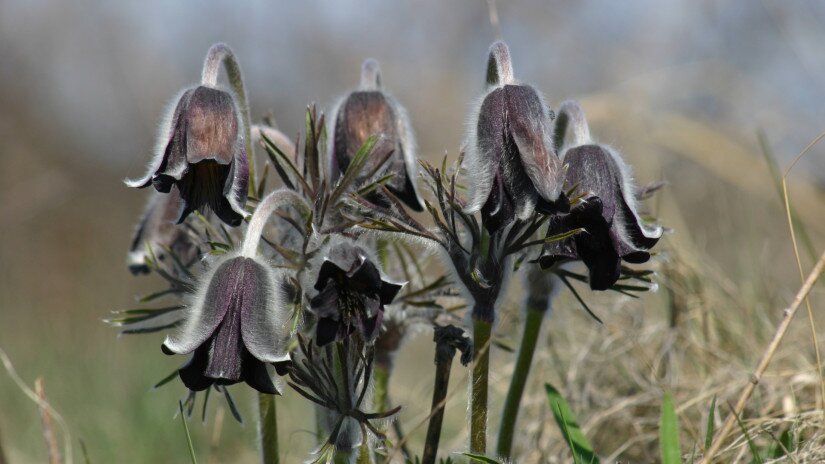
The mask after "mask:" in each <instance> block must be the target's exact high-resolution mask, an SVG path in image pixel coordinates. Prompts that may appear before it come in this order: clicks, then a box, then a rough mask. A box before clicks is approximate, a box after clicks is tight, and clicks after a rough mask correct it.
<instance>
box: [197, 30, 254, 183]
mask: <svg viewBox="0 0 825 464" xmlns="http://www.w3.org/2000/svg"><path fill="white" fill-rule="evenodd" d="M221 65H223V67H224V69H225V70H226V77H227V79H229V86H230V87H232V91H233V92H234V93H235V98H236V99H237V100H238V112H240V113H241V122H242V123H243V127H244V143H245V145H246V159H247V162H248V163H249V196H250V197H254V196H255V194H256V192H255V186H256V185H258V183H257V181H256V180H255V156H254V153H253V151H252V137H251V136H250V130H251V127H252V126H251V123H250V117H249V100H248V99H247V98H246V90H245V88H244V83H243V77H242V75H241V65H240V63H238V60H237V58H235V53H234V52H232V49H231V48H229V45H226V44H224V43H217V44H215V45H212V46H211V47H209V51H208V52H206V60H204V63H203V72H202V74H201V84H203V85H207V86H210V87H215V85H216V84H217V82H218V71H219V70H220V66H221Z"/></svg>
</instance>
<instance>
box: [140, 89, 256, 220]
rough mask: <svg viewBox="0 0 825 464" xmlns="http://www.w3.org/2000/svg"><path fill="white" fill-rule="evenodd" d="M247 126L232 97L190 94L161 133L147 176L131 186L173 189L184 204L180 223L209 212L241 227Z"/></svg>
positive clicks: (181, 100) (206, 92) (214, 92)
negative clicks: (206, 208) (200, 212)
mask: <svg viewBox="0 0 825 464" xmlns="http://www.w3.org/2000/svg"><path fill="white" fill-rule="evenodd" d="M242 125H243V124H242V122H241V120H240V117H239V113H238V109H237V107H236V104H235V101H234V99H233V97H232V95H231V94H230V93H228V92H225V91H223V90H219V89H217V88H213V87H210V86H206V85H201V86H198V87H195V88H191V89H188V90H186V91H185V92H183V94H182V95H181V96H180V98H179V99H178V101H177V104H176V105H175V106H174V108H173V109H172V112H171V114H170V115H169V117H168V119H167V121H166V123H165V124H164V127H163V128H162V133H161V134H160V137H159V141H158V146H157V149H156V153H155V158H154V159H153V160H152V163H151V164H150V166H149V170H148V172H147V173H146V175H145V176H144V177H143V178H140V179H136V180H127V181H126V185H128V186H130V187H138V188H143V187H147V186H149V185H150V184H151V185H153V186H154V187H155V189H156V190H157V191H158V192H163V193H169V192H170V190H171V189H172V187H173V186H174V187H175V188H176V189H177V190H178V192H179V194H180V199H181V201H180V206H179V211H178V217H177V222H182V221H183V220H184V219H185V218H186V216H188V215H189V213H191V212H192V211H195V210H198V209H202V208H204V207H208V208H210V209H212V210H213V211H214V212H215V214H216V215H217V216H218V217H219V218H220V219H221V220H222V221H224V222H225V223H227V224H229V225H232V226H237V225H239V224H240V223H241V220H242V219H243V217H244V216H245V214H246V213H245V212H244V209H243V208H244V204H245V203H246V197H247V187H248V183H249V167H248V164H247V158H246V149H245V144H244V139H243V127H242Z"/></svg>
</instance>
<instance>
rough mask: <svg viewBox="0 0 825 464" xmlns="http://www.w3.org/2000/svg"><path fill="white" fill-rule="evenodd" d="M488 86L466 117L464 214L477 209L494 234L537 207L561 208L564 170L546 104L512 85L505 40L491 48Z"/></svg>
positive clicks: (529, 89) (531, 92)
mask: <svg viewBox="0 0 825 464" xmlns="http://www.w3.org/2000/svg"><path fill="white" fill-rule="evenodd" d="M487 83H488V86H487V93H486V94H485V96H484V98H483V99H482V100H481V103H480V105H479V106H478V108H477V109H476V111H475V112H474V113H473V115H472V117H471V119H470V136H469V145H468V147H467V163H466V166H467V171H468V177H469V181H470V186H471V195H470V204H469V205H468V208H467V211H468V212H474V211H478V210H481V212H482V215H483V217H484V222H485V225H486V226H487V227H488V228H490V229H492V230H495V229H498V228H499V227H501V226H502V225H505V224H507V223H509V222H511V221H512V219H514V218H518V219H526V218H528V217H529V216H530V215H531V214H533V211H535V210H536V209H538V210H540V211H543V212H548V213H550V212H555V211H556V210H557V209H560V208H561V209H563V208H564V207H565V200H564V198H563V195H562V193H561V185H562V180H563V176H564V172H563V169H562V163H561V161H560V160H559V158H558V156H557V155H556V151H555V150H554V149H553V141H552V133H551V130H550V127H549V126H550V121H551V120H550V117H549V115H548V113H547V105H546V104H545V103H544V101H543V99H542V97H541V95H540V94H539V92H538V91H536V89H534V88H533V87H531V86H529V85H524V84H517V83H516V82H515V81H514V79H513V69H512V65H511V63H510V52H509V50H508V48H507V45H505V44H504V43H503V42H496V43H495V44H493V46H492V47H491V48H490V58H489V62H488V71H487Z"/></svg>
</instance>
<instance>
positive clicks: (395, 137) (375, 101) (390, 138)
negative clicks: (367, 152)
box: [329, 59, 424, 211]
mask: <svg viewBox="0 0 825 464" xmlns="http://www.w3.org/2000/svg"><path fill="white" fill-rule="evenodd" d="M329 120H330V124H331V127H330V129H329V134H330V136H331V139H330V144H329V166H330V168H329V173H330V176H331V178H332V181H333V182H334V181H335V180H337V179H338V178H339V177H340V176H341V175H342V174H343V173H344V172H345V171H346V170H347V166H349V163H350V162H351V161H352V159H353V157H354V156H355V154H356V153H357V152H358V150H359V149H360V148H361V146H362V145H363V144H364V142H366V141H367V140H368V139H369V138H370V137H372V136H376V137H381V138H383V139H384V140H385V143H386V145H388V146H389V147H390V150H391V152H389V153H390V154H389V159H387V160H386V161H384V159H383V158H384V157H383V156H380V153H376V154H375V155H373V157H372V159H370V160H369V161H368V162H367V165H366V166H365V168H364V172H375V171H376V168H377V167H378V166H379V164H380V163H382V162H383V163H384V164H383V166H382V167H381V169H378V170H377V172H376V173H375V176H376V178H377V177H382V176H385V175H388V174H394V176H393V177H392V179H390V180H389V181H388V182H387V184H386V187H387V188H388V189H389V190H390V191H391V192H392V193H393V194H394V195H396V196H397V197H398V198H399V199H400V200H401V201H403V202H404V203H405V204H406V205H407V206H409V207H410V208H412V209H414V210H416V211H422V210H423V209H424V202H423V201H422V200H421V195H420V193H419V191H418V186H417V182H416V181H417V178H418V164H417V158H416V148H415V137H414V135H413V130H412V126H411V125H410V119H409V116H408V115H407V111H406V110H405V109H404V107H402V106H401V104H399V103H398V101H397V100H396V99H395V98H393V97H392V96H390V95H389V94H387V93H386V92H384V91H383V90H382V89H381V71H380V68H379V66H378V62H377V61H375V60H373V59H368V60H366V61H365V62H364V64H363V66H362V68H361V85H360V88H359V90H357V91H354V92H351V93H349V94H348V95H347V96H346V97H344V98H343V99H342V100H341V101H340V102H339V103H338V105H336V107H335V109H334V110H333V112H332V117H331V118H330V119H329ZM384 153H387V152H384ZM360 180H361V181H366V180H369V179H360ZM374 197H375V198H372V197H371V198H370V199H371V200H374V201H377V202H378V203H381V204H384V203H386V201H383V202H382V201H381V200H382V199H381V198H380V196H379V194H375V195H374Z"/></svg>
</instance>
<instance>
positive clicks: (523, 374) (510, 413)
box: [496, 308, 546, 459]
mask: <svg viewBox="0 0 825 464" xmlns="http://www.w3.org/2000/svg"><path fill="white" fill-rule="evenodd" d="M545 313H546V310H545V308H527V318H526V319H525V321H524V334H523V335H522V337H521V346H520V347H519V350H518V358H516V366H515V368H514V370H513V375H512V377H511V378H510V389H509V390H508V391H507V399H506V400H505V401H504V412H503V413H502V415H501V428H500V429H499V432H498V447H497V448H496V454H497V455H498V456H500V457H502V458H505V459H509V458H510V453H511V452H512V449H513V433H514V431H515V427H516V419H517V418H518V412H519V406H520V405H521V397H522V395H523V394H524V387H525V385H526V383H527V376H528V375H529V374H530V366H531V364H532V362H533V354H534V353H535V352H536V342H537V341H538V338H539V333H540V332H541V323H542V321H544V315H545Z"/></svg>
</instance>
